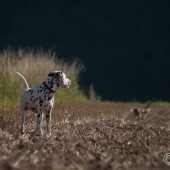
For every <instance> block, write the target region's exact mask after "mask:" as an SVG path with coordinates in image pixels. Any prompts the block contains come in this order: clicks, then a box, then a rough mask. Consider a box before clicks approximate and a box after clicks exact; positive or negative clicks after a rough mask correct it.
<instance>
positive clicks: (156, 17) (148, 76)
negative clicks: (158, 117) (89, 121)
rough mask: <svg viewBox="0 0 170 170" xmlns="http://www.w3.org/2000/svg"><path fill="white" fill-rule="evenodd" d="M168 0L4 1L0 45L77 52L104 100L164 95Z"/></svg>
mask: <svg viewBox="0 0 170 170" xmlns="http://www.w3.org/2000/svg"><path fill="white" fill-rule="evenodd" d="M169 7H170V1H168V0H162V1H155V0H150V1H147V0H143V1H136V0H106V1H102V0H55V1H54V0H51V1H48V2H47V1H43V0H41V1H39V0H36V1H33V0H30V1H27V2H24V1H21V0H17V1H4V2H2V3H1V6H0V10H1V14H2V15H0V23H1V26H0V36H1V38H0V49H1V50H3V49H5V48H6V47H7V46H8V45H9V44H10V45H11V46H12V47H15V48H18V47H22V48H25V47H28V46H29V47H36V46H41V47H43V48H44V49H48V48H51V47H54V48H55V50H56V53H57V54H58V57H59V58H64V59H66V60H67V59H68V60H69V59H70V58H74V57H77V58H80V59H81V60H83V61H84V65H85V67H86V71H85V72H84V73H83V74H82V76H81V80H80V86H81V87H82V88H84V89H85V90H86V91H88V88H89V86H90V85H91V84H93V87H94V89H95V91H96V92H97V94H98V95H99V96H101V97H102V99H104V100H115V101H132V100H138V101H146V100H148V99H154V100H170V95H169V94H168V87H170V80H169V76H170V71H169V64H170V22H169V16H170V15H169V14H170V12H169V9H170V8H169Z"/></svg>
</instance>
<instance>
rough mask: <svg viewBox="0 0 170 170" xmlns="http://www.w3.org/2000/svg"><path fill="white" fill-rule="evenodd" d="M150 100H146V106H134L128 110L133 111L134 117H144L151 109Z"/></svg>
mask: <svg viewBox="0 0 170 170" xmlns="http://www.w3.org/2000/svg"><path fill="white" fill-rule="evenodd" d="M151 103H152V101H148V102H147V106H146V107H144V108H135V109H131V110H130V111H131V112H133V113H134V114H135V116H136V117H140V118H142V117H145V116H146V115H147V114H148V113H149V112H150V110H151V107H150V105H151Z"/></svg>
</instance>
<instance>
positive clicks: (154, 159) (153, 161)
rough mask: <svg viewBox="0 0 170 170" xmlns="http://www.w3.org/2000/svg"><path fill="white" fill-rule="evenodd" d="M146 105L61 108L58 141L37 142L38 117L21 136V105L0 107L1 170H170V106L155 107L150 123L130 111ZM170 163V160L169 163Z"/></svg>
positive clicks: (56, 117)
mask: <svg viewBox="0 0 170 170" xmlns="http://www.w3.org/2000/svg"><path fill="white" fill-rule="evenodd" d="M138 106H139V107H140V106H143V105H142V104H124V103H100V102H91V103H90V102H84V103H64V102H63V103H57V102H56V103H55V107H54V109H53V111H52V136H48V134H46V131H45V121H44V122H43V128H44V129H43V131H44V133H45V134H44V136H43V137H36V136H35V135H34V130H35V114H34V113H32V112H28V113H27V117H26V128H27V129H26V130H27V132H26V133H25V134H24V135H23V136H22V135H21V134H20V120H19V104H18V106H13V107H10V108H7V107H1V108H0V170H7V169H9V170H20V169H22V170H23V169H24V170H28V169H29V170H30V169H31V170H37V169H38V170H64V169H67V170H75V169H80V170H94V169H97V170H109V169H114V170H124V169H131V170H137V169H144V170H146V169H148V170H152V169H154V170H155V169H159V170H160V169H169V168H170V166H168V165H166V164H165V163H164V162H163V156H164V155H165V154H166V153H170V106H158V105H154V104H153V105H152V106H151V107H152V110H151V112H150V113H149V115H148V116H147V117H146V118H141V119H135V117H134V115H133V113H131V112H130V111H129V110H130V109H131V108H134V107H138ZM169 162H170V161H169Z"/></svg>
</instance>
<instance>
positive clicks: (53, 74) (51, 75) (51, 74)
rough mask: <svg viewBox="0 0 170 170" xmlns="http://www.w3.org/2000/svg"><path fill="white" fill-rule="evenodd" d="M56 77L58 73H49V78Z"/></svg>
mask: <svg viewBox="0 0 170 170" xmlns="http://www.w3.org/2000/svg"><path fill="white" fill-rule="evenodd" d="M56 75H57V72H56V71H52V72H50V73H48V76H50V77H54V76H56Z"/></svg>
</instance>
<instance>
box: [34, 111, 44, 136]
mask: <svg viewBox="0 0 170 170" xmlns="http://www.w3.org/2000/svg"><path fill="white" fill-rule="evenodd" d="M42 121H43V113H42V112H38V113H37V119H36V134H37V135H43V132H42Z"/></svg>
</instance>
